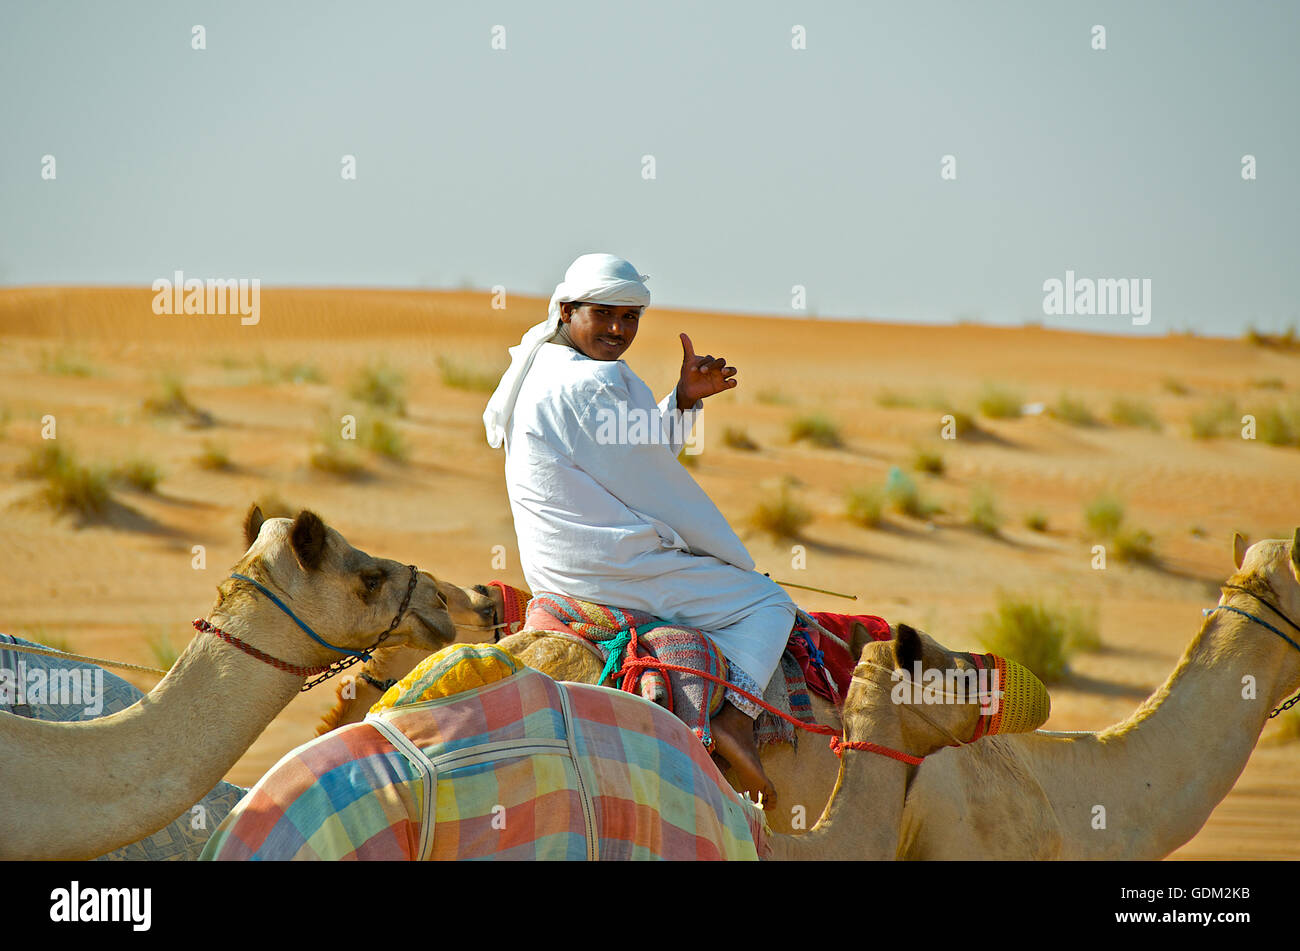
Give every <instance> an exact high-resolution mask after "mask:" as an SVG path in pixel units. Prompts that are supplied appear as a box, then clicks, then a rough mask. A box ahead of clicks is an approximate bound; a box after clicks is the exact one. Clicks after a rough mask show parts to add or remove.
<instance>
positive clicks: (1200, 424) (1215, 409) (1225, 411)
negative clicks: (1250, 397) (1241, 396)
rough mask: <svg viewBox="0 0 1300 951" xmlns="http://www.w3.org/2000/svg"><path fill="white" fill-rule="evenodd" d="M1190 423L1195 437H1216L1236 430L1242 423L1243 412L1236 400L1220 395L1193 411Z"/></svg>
mask: <svg viewBox="0 0 1300 951" xmlns="http://www.w3.org/2000/svg"><path fill="white" fill-rule="evenodd" d="M1188 424H1189V426H1190V427H1191V431H1192V436H1193V437H1194V438H1196V439H1214V438H1216V437H1218V436H1225V435H1227V434H1229V433H1231V432H1235V431H1236V430H1237V428H1238V427H1239V426H1240V425H1241V413H1240V412H1239V411H1238V409H1237V401H1236V400H1234V399H1232V398H1231V397H1225V396H1220V397H1216V398H1215V399H1213V400H1211V401H1210V402H1208V403H1205V404H1203V405H1202V406H1201V407H1200V408H1199V409H1197V410H1196V412H1194V413H1192V415H1191V417H1190V418H1189V419H1188Z"/></svg>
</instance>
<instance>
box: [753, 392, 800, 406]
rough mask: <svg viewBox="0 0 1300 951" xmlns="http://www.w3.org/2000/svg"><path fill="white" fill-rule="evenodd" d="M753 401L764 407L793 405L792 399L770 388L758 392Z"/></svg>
mask: <svg viewBox="0 0 1300 951" xmlns="http://www.w3.org/2000/svg"><path fill="white" fill-rule="evenodd" d="M755 399H757V400H758V401H759V402H760V403H762V404H763V405H764V406H793V405H794V403H795V401H794V397H792V396H789V395H788V394H786V393H784V392H782V391H781V390H778V389H773V388H771V387H768V388H767V389H763V390H759V391H758V395H757V396H756V397H755Z"/></svg>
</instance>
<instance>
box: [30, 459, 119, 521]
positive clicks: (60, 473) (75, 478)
mask: <svg viewBox="0 0 1300 951" xmlns="http://www.w3.org/2000/svg"><path fill="white" fill-rule="evenodd" d="M41 497H42V498H43V499H44V500H45V502H46V504H48V505H49V506H50V508H52V509H54V510H55V511H56V512H59V513H60V514H69V515H77V516H80V517H81V518H92V517H94V516H98V515H102V514H104V512H105V511H106V510H107V509H108V505H109V502H110V501H111V500H112V496H111V495H110V493H109V476H108V472H106V471H105V470H104V469H102V468H99V467H90V466H83V465H80V464H78V463H77V462H75V461H73V460H72V459H71V457H69V458H68V460H67V462H66V463H65V464H63V465H60V466H58V467H57V468H55V469H54V470H52V471H51V472H49V473H48V474H47V475H46V477H45V488H44V490H43V491H42V493H41Z"/></svg>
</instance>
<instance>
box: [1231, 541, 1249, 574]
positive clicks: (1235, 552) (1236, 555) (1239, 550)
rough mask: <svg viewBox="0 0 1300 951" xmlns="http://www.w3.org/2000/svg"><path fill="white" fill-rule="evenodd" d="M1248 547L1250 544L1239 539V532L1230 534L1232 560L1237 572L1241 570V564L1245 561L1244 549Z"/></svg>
mask: <svg viewBox="0 0 1300 951" xmlns="http://www.w3.org/2000/svg"><path fill="white" fill-rule="evenodd" d="M1249 547H1250V544H1249V543H1248V542H1247V541H1246V539H1244V538H1242V537H1241V532H1233V533H1232V560H1233V562H1235V563H1236V565H1237V568H1238V570H1240V568H1241V563H1242V562H1243V561H1245V560H1246V549H1247V548H1249Z"/></svg>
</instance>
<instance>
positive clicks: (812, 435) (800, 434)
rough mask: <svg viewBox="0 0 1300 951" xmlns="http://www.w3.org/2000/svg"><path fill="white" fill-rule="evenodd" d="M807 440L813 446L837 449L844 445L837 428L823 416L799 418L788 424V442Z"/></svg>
mask: <svg viewBox="0 0 1300 951" xmlns="http://www.w3.org/2000/svg"><path fill="white" fill-rule="evenodd" d="M805 439H806V440H807V441H808V442H810V443H812V444H813V445H814V446H823V447H825V448H827V449H838V448H839V447H840V446H843V445H844V440H843V439H842V438H841V437H840V430H839V427H838V426H836V425H835V423H833V422H832V421H831V420H830V419H829V418H828V417H826V416H823V415H820V414H819V415H814V416H800V417H799V418H798V419H795V420H792V421H791V423H790V441H791V442H799V441H800V440H805Z"/></svg>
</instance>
